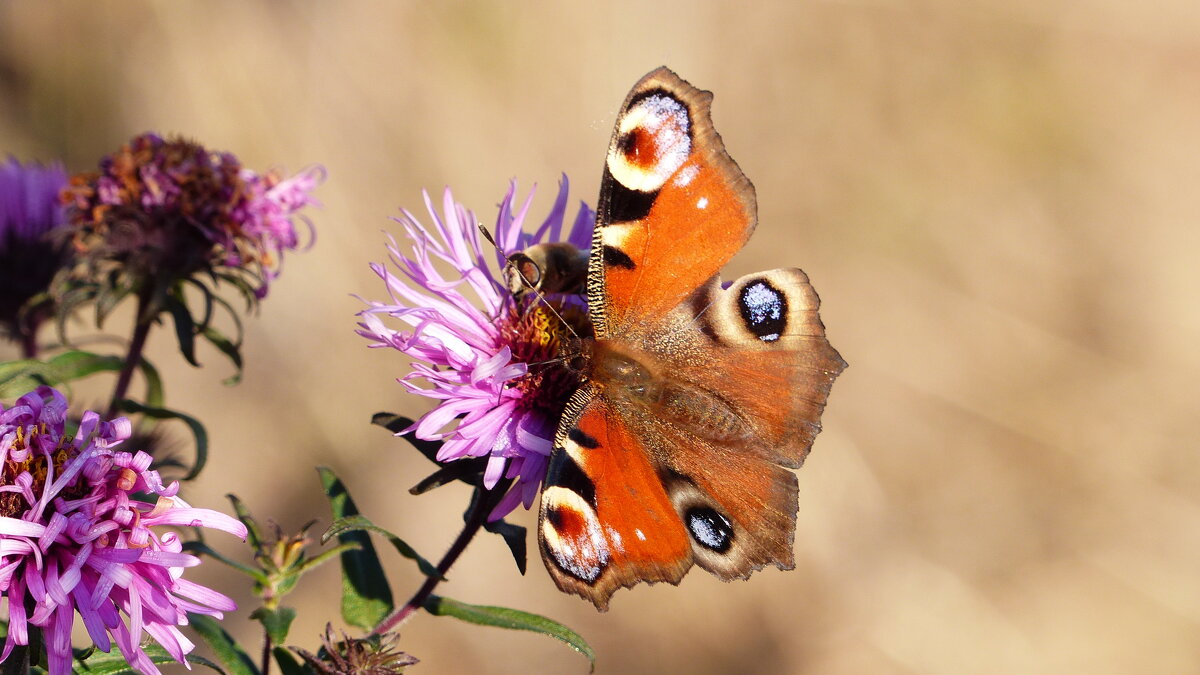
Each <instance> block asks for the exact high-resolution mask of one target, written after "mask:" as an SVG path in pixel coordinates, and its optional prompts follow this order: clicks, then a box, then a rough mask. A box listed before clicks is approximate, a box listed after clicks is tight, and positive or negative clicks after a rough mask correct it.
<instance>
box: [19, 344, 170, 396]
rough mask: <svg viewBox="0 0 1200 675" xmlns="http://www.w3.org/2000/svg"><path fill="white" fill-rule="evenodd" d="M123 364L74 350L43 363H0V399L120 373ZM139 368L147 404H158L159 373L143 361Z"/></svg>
mask: <svg viewBox="0 0 1200 675" xmlns="http://www.w3.org/2000/svg"><path fill="white" fill-rule="evenodd" d="M124 363H125V362H124V360H123V359H121V358H120V357H118V356H111V355H108V354H94V353H92V352H85V351H82V350H77V349H75V350H71V351H68V352H63V353H62V354H58V355H56V356H55V357H54V358H51V359H49V360H46V361H39V360H37V359H24V360H21V361H8V362H6V363H0V399H15V398H17V397H18V396H21V395H23V394H27V393H29V392H31V391H33V390H34V389H35V388H37V387H38V386H39V385H43V384H46V385H50V386H52V387H58V386H62V385H63V384H66V383H69V382H72V381H74V380H79V379H82V378H85V377H88V376H89V375H95V374H96V373H105V372H110V373H115V372H119V371H120V370H121V367H122V366H123V365H124ZM140 365H141V369H142V375H143V376H144V377H145V378H146V402H147V404H148V405H161V404H162V398H163V386H162V378H161V377H159V375H158V370H156V369H155V368H154V366H153V365H151V364H150V362H149V361H146V360H144V359H143V360H142V363H141V364H140Z"/></svg>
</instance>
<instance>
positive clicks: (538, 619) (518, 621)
mask: <svg viewBox="0 0 1200 675" xmlns="http://www.w3.org/2000/svg"><path fill="white" fill-rule="evenodd" d="M423 607H424V608H425V610H426V611H428V612H429V613H430V614H433V615H435V616H452V617H454V618H456V619H460V620H462V621H467V622H470V623H474V624H479V625H481V626H495V627H497V628H508V629H510V630H528V631H533V632H535V633H541V634H543V635H549V636H550V637H552V638H554V639H556V640H561V641H563V642H565V643H566V644H567V646H568V647H570V648H571V649H574V650H575V651H577V652H579V653H580V654H583V655H584V656H586V657H587V658H588V660H589V661H591V662H592V670H595V669H596V652H595V651H594V650H593V649H592V647H591V646H590V645H589V644H588V643H587V641H586V640H584V639H583V637H581V636H580V635H579V633H576V632H575V631H573V630H571V629H570V628H567V627H566V626H564V625H562V624H561V623H558V622H557V621H552V620H550V619H547V618H546V617H544V616H538V615H537V614H530V613H529V612H522V611H521V610H518V609H509V608H508V607H488V606H484V605H468V604H467V603H465V602H459V601H457V600H451V599H450V598H443V597H441V596H437V595H431V596H429V598H428V599H427V600H425V604H424V605H423Z"/></svg>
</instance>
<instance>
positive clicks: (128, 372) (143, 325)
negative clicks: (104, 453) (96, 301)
mask: <svg viewBox="0 0 1200 675" xmlns="http://www.w3.org/2000/svg"><path fill="white" fill-rule="evenodd" d="M149 304H150V293H149V292H148V291H145V290H143V291H142V292H140V293H138V305H137V317H136V318H135V319H134V324H133V337H132V338H131V339H130V341H129V352H128V353H127V354H126V355H125V365H123V366H121V372H120V374H119V375H117V386H116V388H115V389H114V390H113V395H112V403H110V404H109V406H108V417H110V418H111V417H112V416H113V415H116V414H117V404H118V403H119V402H120V401H121V400H122V399H124V398H125V395H126V393H127V392H128V391H129V383H130V382H132V381H133V371H134V370H137V367H138V365H140V364H141V362H142V350H144V349H145V348H146V338H147V337H149V336H150V325H151V323H153V318H154V317H152V316H149V312H148V311H147V309H148V307H149Z"/></svg>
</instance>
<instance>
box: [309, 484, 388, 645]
mask: <svg viewBox="0 0 1200 675" xmlns="http://www.w3.org/2000/svg"><path fill="white" fill-rule="evenodd" d="M317 472H318V473H319V474H320V476H321V485H322V486H323V487H324V489H325V495H326V496H327V497H328V498H329V507H330V509H331V510H332V512H333V518H334V520H338V519H341V518H347V517H349V516H356V515H358V507H356V506H355V505H354V500H352V499H351V498H350V493H349V492H348V491H347V490H346V486H345V485H344V484H343V483H342V481H341V480H340V479H338V477H337V476H336V475H334V473H333V471H331V470H329V469H327V468H325V467H319V468H318V469H317ZM338 541H339V542H341V543H343V544H348V543H357V544H359V546H360V548H359V550H357V551H347V552H345V553H343V554H342V618H343V619H345V620H346V623H348V624H350V625H352V626H358V627H359V628H363V629H370V628H373V627H374V626H375V625H376V624H378V623H379V622H380V621H382V620H383V618H384V617H385V616H387V615H388V614H390V613H391V611H392V607H393V606H394V602H393V600H392V589H391V587H390V586H389V585H388V581H387V577H386V576H384V573H383V566H382V565H381V564H379V555H378V554H377V553H376V552H375V546H374V545H373V544H372V543H371V537H370V535H368V534H367V533H366V532H344V533H342V534H340V535H338Z"/></svg>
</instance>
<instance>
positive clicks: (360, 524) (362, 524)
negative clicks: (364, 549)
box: [321, 515, 446, 581]
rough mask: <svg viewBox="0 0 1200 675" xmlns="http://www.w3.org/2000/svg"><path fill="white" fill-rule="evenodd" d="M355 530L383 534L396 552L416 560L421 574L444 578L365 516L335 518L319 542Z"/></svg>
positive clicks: (404, 544) (431, 564)
mask: <svg viewBox="0 0 1200 675" xmlns="http://www.w3.org/2000/svg"><path fill="white" fill-rule="evenodd" d="M357 530H367V531H370V532H375V533H377V534H382V535H383V536H385V537H387V539H388V541H389V542H391V544H392V547H393V548H395V549H396V552H397V553H399V554H400V555H402V556H404V557H405V558H408V559H409V560H415V561H416V562H417V567H418V568H420V570H421V574H424V575H425V576H427V577H438V578H439V579H441V580H442V581H445V580H446V579H445V577H443V576H442V575H441V574H439V573H438V571H437V567H435V566H434V565H433V563H431V562H429V561H428V560H426V559H425V557H424V556H422V555H421V554H419V553H417V552H416V551H415V550H414V549H413V547H411V546H409V545H408V544H407V543H406V542H405V541H404V540H403V539H401V538H400V537H397V536H396V535H394V534H392V533H391V532H388V531H387V530H385V529H383V528H382V527H379V526H378V525H376V524H374V523H372V522H371V521H370V520H368V519H367V517H366V516H362V515H355V516H349V517H346V518H339V519H338V520H335V521H334V522H333V524H332V525H330V526H329V529H328V530H325V534H322V535H321V543H322V544H323V543H325V542H326V541H329V538H330V537H334V536H336V535H339V534H341V533H343V532H354V531H357Z"/></svg>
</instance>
